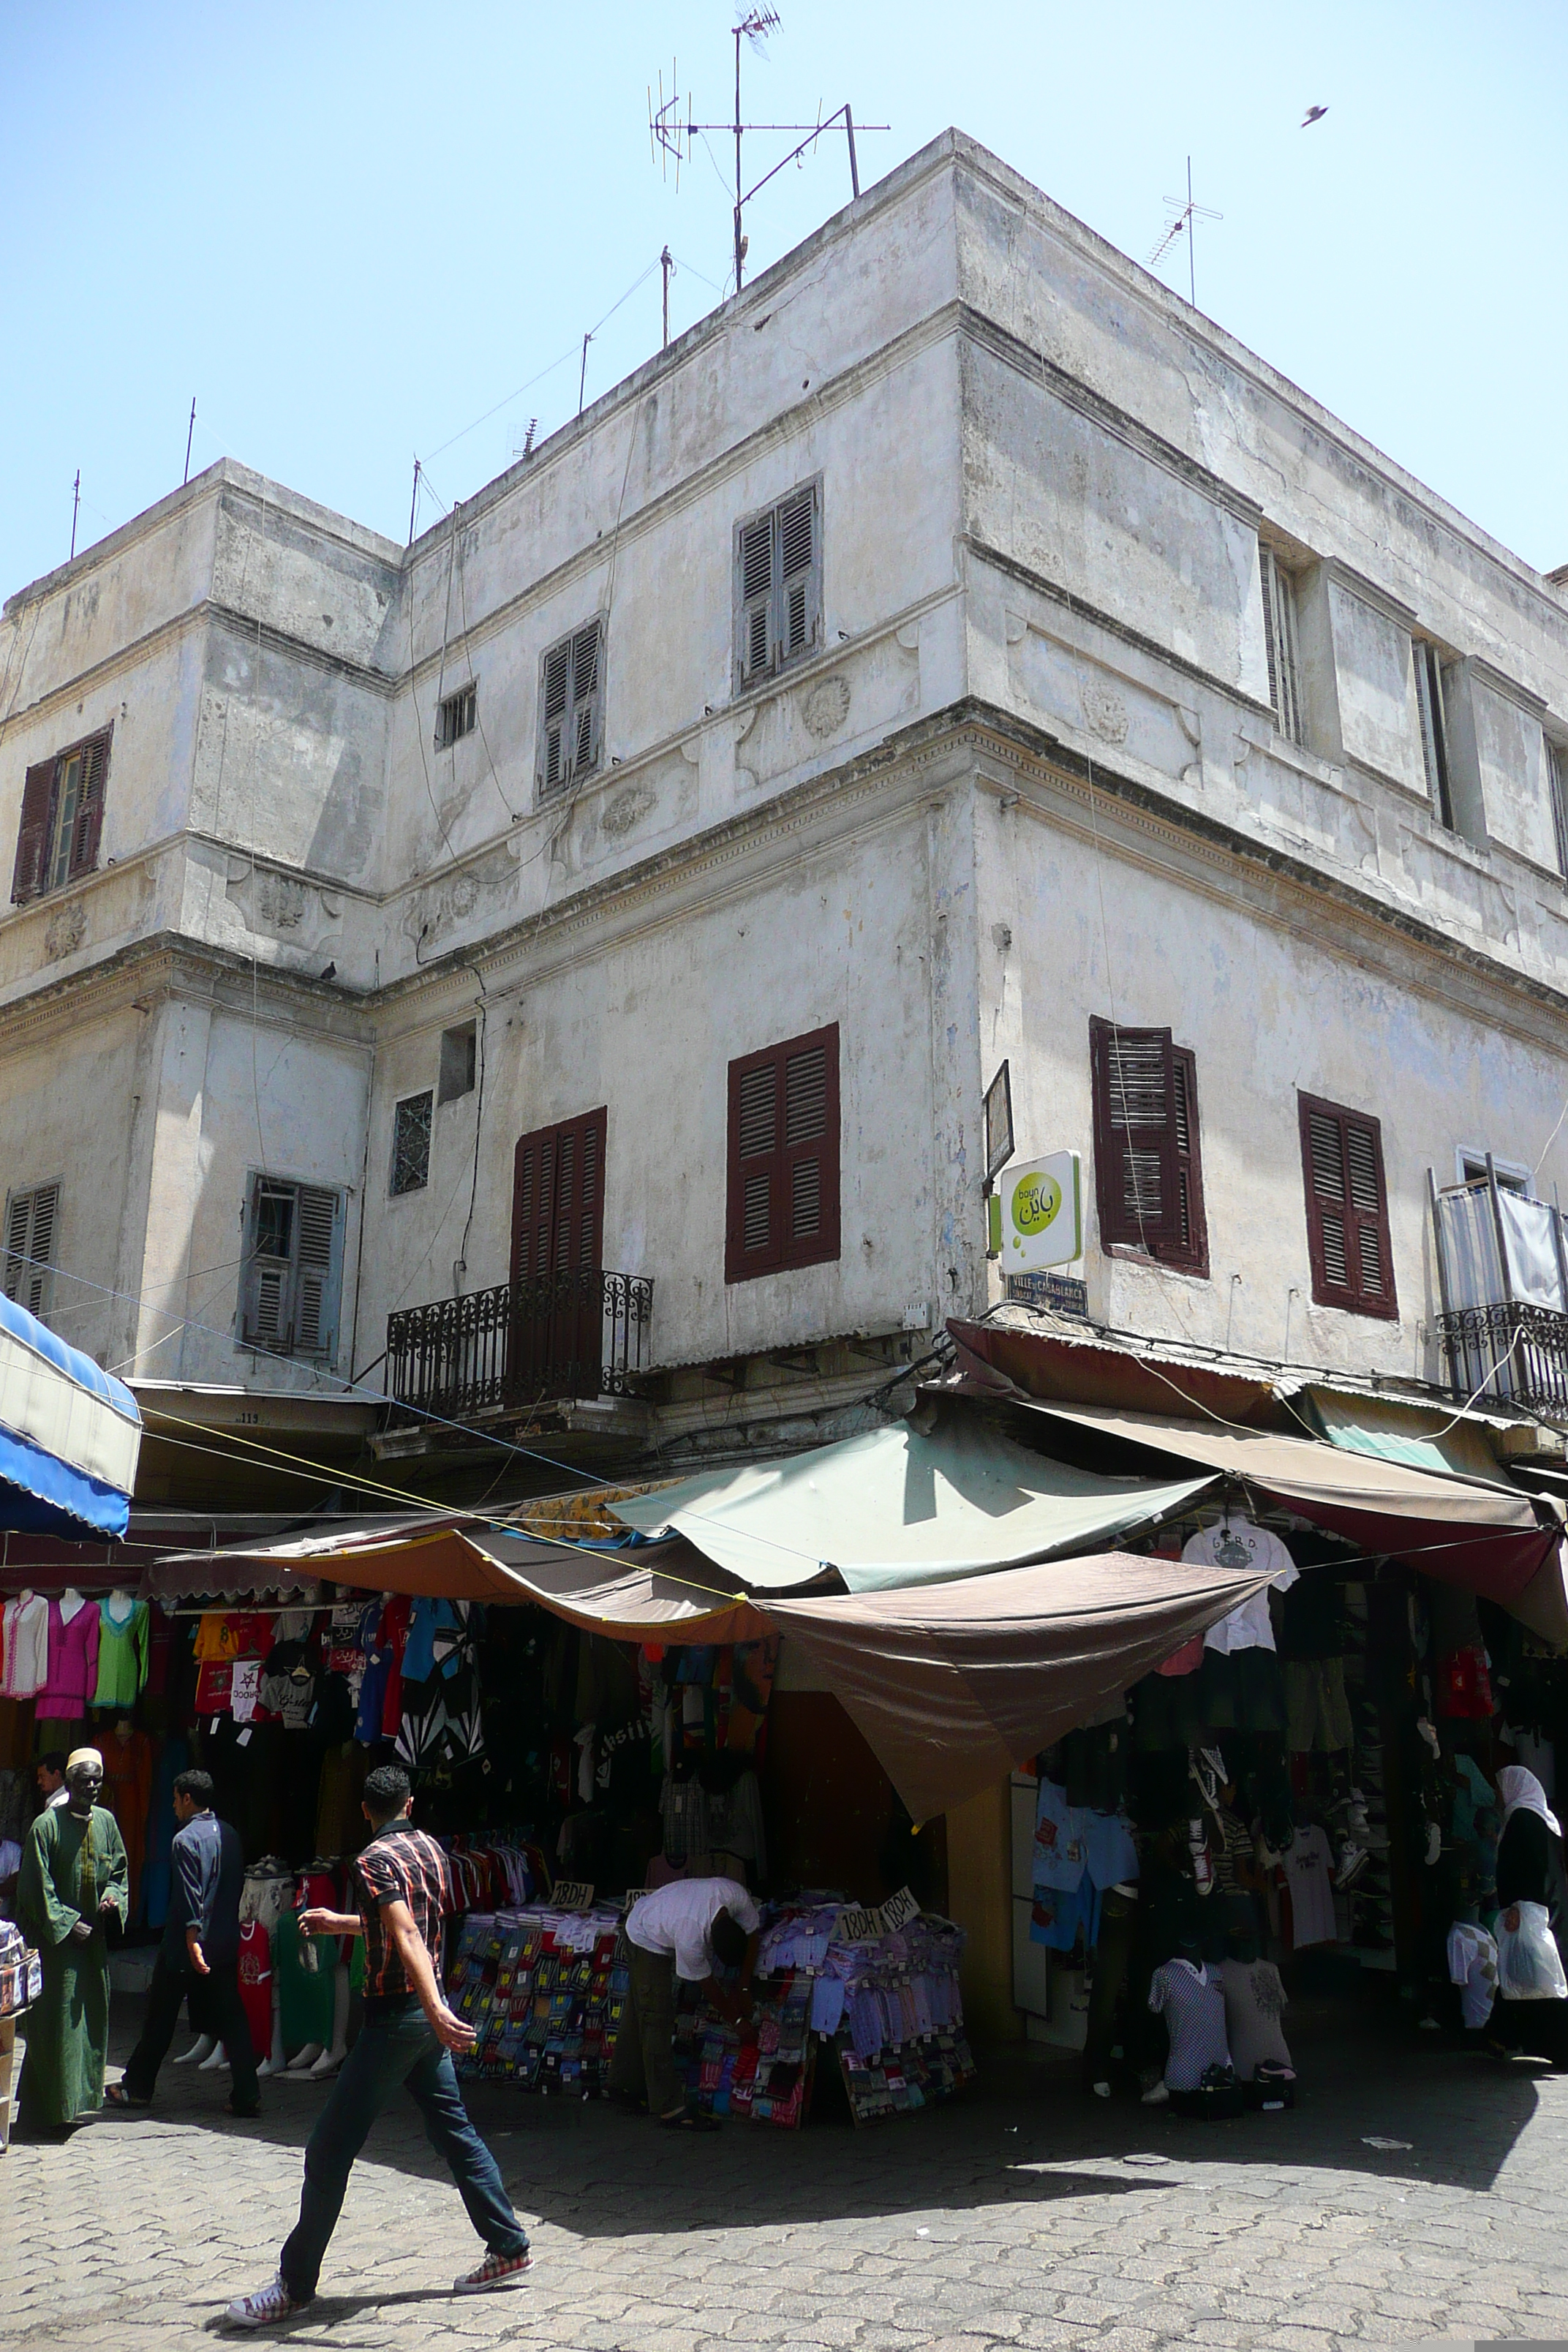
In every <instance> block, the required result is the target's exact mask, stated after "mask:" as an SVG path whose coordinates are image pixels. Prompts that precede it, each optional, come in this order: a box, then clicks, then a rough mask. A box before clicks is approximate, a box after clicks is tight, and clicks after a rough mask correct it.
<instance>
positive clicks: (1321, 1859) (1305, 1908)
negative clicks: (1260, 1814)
mask: <svg viewBox="0 0 1568 2352" xmlns="http://www.w3.org/2000/svg"><path fill="white" fill-rule="evenodd" d="M1281 1866H1282V1868H1283V1870H1284V1874H1285V1885H1286V1886H1287V1888H1288V1889H1289V1895H1290V1919H1291V1927H1292V1933H1291V1948H1292V1949H1293V1950H1295V1951H1298V1952H1300V1951H1304V1950H1305V1949H1306V1948H1307V1947H1308V1946H1309V1945H1310V1944H1331V1943H1332V1942H1333V1941H1334V1938H1335V1937H1336V1936H1337V1934H1338V1932H1339V1930H1338V1928H1337V1927H1336V1926H1335V1924H1334V1894H1333V1867H1334V1860H1333V1854H1332V1852H1331V1848H1330V1845H1329V1841H1328V1838H1327V1835H1326V1834H1325V1832H1323V1831H1322V1830H1321V1829H1320V1828H1319V1826H1318V1824H1317V1823H1316V1822H1311V1823H1310V1824H1309V1825H1308V1826H1307V1827H1305V1828H1299V1829H1298V1830H1297V1832H1296V1834H1295V1836H1294V1838H1292V1840H1291V1842H1290V1844H1289V1848H1288V1850H1287V1852H1286V1853H1285V1855H1284V1857H1283V1862H1282V1865H1281Z"/></svg>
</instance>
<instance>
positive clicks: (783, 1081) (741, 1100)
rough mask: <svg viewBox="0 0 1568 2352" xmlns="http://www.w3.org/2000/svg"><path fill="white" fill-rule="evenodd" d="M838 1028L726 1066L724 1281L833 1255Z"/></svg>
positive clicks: (836, 1217)
mask: <svg viewBox="0 0 1568 2352" xmlns="http://www.w3.org/2000/svg"><path fill="white" fill-rule="evenodd" d="M838 1143H839V1138H838V1028H837V1023H835V1024H833V1025H832V1026H831V1027H829V1028H826V1029H816V1030H813V1031H811V1032H810V1033H809V1034H807V1035H805V1036H804V1037H792V1038H790V1039H789V1040H788V1041H787V1042H786V1043H785V1044H784V1045H770V1046H768V1047H767V1048H766V1049H765V1050H764V1051H763V1052H762V1053H760V1054H748V1055H746V1056H745V1057H744V1058H743V1059H742V1060H741V1061H737V1062H731V1065H730V1112H729V1145H728V1154H727V1157H728V1185H727V1190H728V1196H729V1198H728V1209H727V1213H726V1218H725V1238H724V1279H725V1281H726V1282H747V1281H750V1280H751V1279H752V1276H755V1275H761V1274H776V1273H779V1272H780V1271H782V1270H783V1269H784V1267H787V1266H796V1265H820V1264H822V1263H824V1262H825V1261H826V1260H829V1259H833V1258H837V1255H838V1240H839V1201H838V1187H839V1178H838Z"/></svg>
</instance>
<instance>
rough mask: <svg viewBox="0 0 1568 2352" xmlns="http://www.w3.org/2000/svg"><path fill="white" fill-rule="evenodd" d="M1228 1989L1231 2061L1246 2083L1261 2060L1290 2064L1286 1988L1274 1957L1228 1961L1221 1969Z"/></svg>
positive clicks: (1226, 2018) (1266, 2062)
mask: <svg viewBox="0 0 1568 2352" xmlns="http://www.w3.org/2000/svg"><path fill="white" fill-rule="evenodd" d="M1219 1973H1220V1982H1221V1984H1222V1985H1223V1987H1224V1989H1225V2030H1226V2039H1227V2040H1228V2041H1229V2043H1230V2063H1231V2064H1232V2065H1233V2066H1234V2067H1235V2068H1236V2071H1237V2074H1239V2075H1240V2077H1241V2079H1242V2081H1243V2082H1244V2083H1250V2082H1251V2081H1252V2079H1253V2077H1254V2075H1255V2074H1257V2072H1258V2065H1259V2063H1263V2064H1266V2065H1273V2066H1289V2063H1290V2053H1289V2050H1288V2049H1287V2048H1286V2046H1285V2029H1284V2026H1283V2025H1282V2024H1281V2022H1280V2021H1281V2019H1282V2018H1283V2017H1284V2014H1285V1987H1284V1985H1283V1984H1282V1983H1281V1981H1280V1978H1279V1969H1277V1968H1276V1967H1275V1965H1274V1963H1273V1961H1272V1960H1226V1962H1225V1963H1224V1964H1223V1966H1222V1967H1221V1969H1220V1972H1219Z"/></svg>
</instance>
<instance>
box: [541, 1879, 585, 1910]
mask: <svg viewBox="0 0 1568 2352" xmlns="http://www.w3.org/2000/svg"><path fill="white" fill-rule="evenodd" d="M550 1901H551V1904H552V1907H553V1908H554V1909H555V1910H557V1911H591V1910H592V1909H593V1907H594V1883H593V1881H592V1879H589V1878H562V1879H558V1880H557V1881H556V1884H555V1890H554V1892H553V1894H552V1895H551V1897H550Z"/></svg>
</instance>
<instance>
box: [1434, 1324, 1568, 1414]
mask: <svg viewBox="0 0 1568 2352" xmlns="http://www.w3.org/2000/svg"><path fill="white" fill-rule="evenodd" d="M1437 1329H1438V1332H1439V1334H1440V1336H1441V1338H1442V1341H1443V1349H1444V1353H1445V1354H1446V1356H1447V1360H1448V1380H1449V1384H1450V1386H1451V1387H1452V1389H1453V1391H1454V1393H1455V1395H1456V1396H1459V1397H1468V1396H1474V1395H1477V1394H1478V1392H1479V1398H1480V1399H1481V1400H1482V1401H1484V1400H1485V1399H1486V1398H1488V1397H1502V1398H1506V1399H1507V1401H1508V1402H1509V1403H1510V1404H1518V1405H1523V1406H1525V1407H1526V1408H1527V1409H1530V1410H1533V1411H1538V1412H1568V1315H1560V1314H1558V1312H1557V1310H1556V1309H1555V1308H1554V1307H1532V1306H1527V1305H1524V1304H1522V1303H1521V1302H1520V1301H1518V1300H1515V1301H1514V1302H1513V1303H1512V1304H1511V1305H1501V1304H1500V1305H1498V1306H1493V1307H1457V1308H1456V1309H1455V1310H1454V1311H1453V1312H1452V1313H1450V1314H1447V1315H1440V1316H1439V1317H1438V1318H1437Z"/></svg>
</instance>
